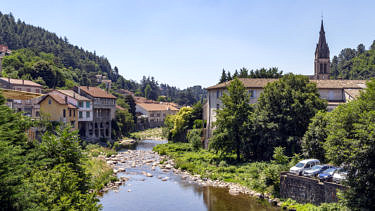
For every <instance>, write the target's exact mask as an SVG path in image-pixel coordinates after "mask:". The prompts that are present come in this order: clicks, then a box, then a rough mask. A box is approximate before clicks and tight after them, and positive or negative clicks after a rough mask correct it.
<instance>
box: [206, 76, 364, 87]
mask: <svg viewBox="0 0 375 211" xmlns="http://www.w3.org/2000/svg"><path fill="white" fill-rule="evenodd" d="M239 80H240V81H241V82H242V83H243V84H244V86H245V87H246V88H260V89H261V88H264V87H265V86H266V85H267V84H268V83H269V82H274V81H276V80H278V79H274V78H239ZM310 81H311V82H313V83H316V86H317V88H318V89H363V88H366V82H367V81H366V80H310ZM229 84H230V81H227V82H224V83H221V84H217V85H215V86H210V87H208V88H206V89H207V90H211V89H221V88H225V87H227V86H228V85H229Z"/></svg>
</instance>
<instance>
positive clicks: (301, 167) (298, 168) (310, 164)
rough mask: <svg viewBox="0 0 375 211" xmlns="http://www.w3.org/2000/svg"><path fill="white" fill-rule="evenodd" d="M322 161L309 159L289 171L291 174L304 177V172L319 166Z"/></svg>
mask: <svg viewBox="0 0 375 211" xmlns="http://www.w3.org/2000/svg"><path fill="white" fill-rule="evenodd" d="M319 164H320V161H319V160H317V159H307V160H302V161H300V162H299V163H297V164H296V165H295V166H293V167H292V168H290V169H289V172H290V173H293V174H296V175H302V172H303V171H306V170H309V169H311V168H312V167H313V166H315V165H319Z"/></svg>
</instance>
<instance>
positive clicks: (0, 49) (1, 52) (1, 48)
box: [0, 45, 12, 73]
mask: <svg viewBox="0 0 375 211" xmlns="http://www.w3.org/2000/svg"><path fill="white" fill-rule="evenodd" d="M11 53H12V51H11V50H9V49H8V46H5V45H0V73H1V71H2V60H3V58H4V56H7V55H9V54H11Z"/></svg>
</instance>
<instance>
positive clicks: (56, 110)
mask: <svg viewBox="0 0 375 211" xmlns="http://www.w3.org/2000/svg"><path fill="white" fill-rule="evenodd" d="M49 100H50V102H51V104H49ZM64 109H65V112H66V113H65V118H64V117H63V110H64ZM69 111H71V115H69V114H70V112H69ZM74 111H75V116H74ZM40 112H41V113H44V114H47V115H48V118H49V120H50V121H57V122H64V123H67V124H71V122H72V121H74V126H73V127H74V129H78V113H77V109H70V108H68V105H61V104H59V103H57V102H56V101H55V100H54V99H52V98H51V97H50V96H47V97H46V99H44V100H43V101H42V102H41V103H40Z"/></svg>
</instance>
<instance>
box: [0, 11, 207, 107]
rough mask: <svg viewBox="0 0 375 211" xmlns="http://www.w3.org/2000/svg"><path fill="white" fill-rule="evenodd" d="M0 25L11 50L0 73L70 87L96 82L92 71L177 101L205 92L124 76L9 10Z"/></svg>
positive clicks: (118, 84) (188, 101)
mask: <svg viewBox="0 0 375 211" xmlns="http://www.w3.org/2000/svg"><path fill="white" fill-rule="evenodd" d="M0 26H1V27H0V44H2V45H6V46H8V47H9V49H11V50H12V51H13V53H12V55H10V56H7V57H5V58H4V61H3V71H2V73H1V75H2V76H10V77H12V78H24V79H30V80H33V81H35V82H38V83H41V84H42V85H44V86H46V87H48V88H57V87H59V88H71V87H72V86H74V85H78V84H80V85H92V86H98V85H99V84H97V82H96V78H95V75H98V74H102V75H105V76H107V78H108V79H109V80H111V81H112V89H113V90H116V89H127V90H130V91H132V92H134V93H136V95H138V96H143V97H147V98H149V99H153V100H157V99H159V100H163V101H173V102H177V103H179V104H181V105H192V104H194V103H196V102H197V101H199V100H201V99H203V98H204V95H205V93H206V92H205V90H203V89H202V87H200V86H196V87H191V88H187V89H184V90H180V89H178V88H176V87H174V86H170V85H167V84H159V83H158V82H157V81H156V80H155V79H154V78H153V77H147V78H146V77H145V76H144V77H143V79H142V80H141V83H137V82H136V81H134V80H130V79H128V80H127V79H125V78H124V77H123V76H121V75H120V74H119V70H118V68H117V67H114V68H112V66H111V64H110V63H109V61H108V59H107V58H106V57H104V56H98V55H96V53H95V52H94V53H92V52H89V51H86V50H84V49H82V48H80V47H78V46H75V45H73V44H70V43H69V42H68V39H67V38H66V37H64V38H61V37H59V36H57V35H56V34H55V33H52V32H49V31H47V30H45V29H43V28H41V27H35V26H32V25H29V24H26V23H25V22H23V21H21V20H17V21H16V20H15V18H14V17H13V15H12V14H2V13H1V12H0ZM197 89H198V90H197Z"/></svg>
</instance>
